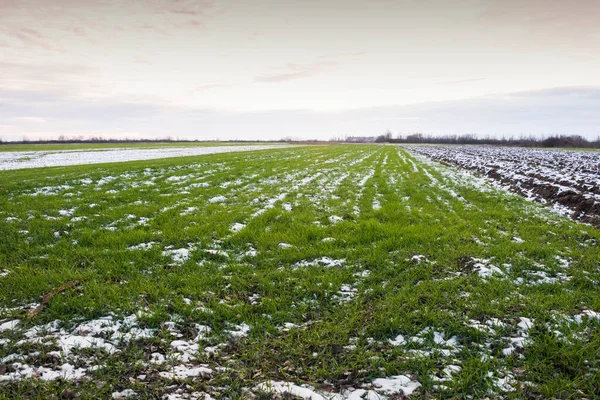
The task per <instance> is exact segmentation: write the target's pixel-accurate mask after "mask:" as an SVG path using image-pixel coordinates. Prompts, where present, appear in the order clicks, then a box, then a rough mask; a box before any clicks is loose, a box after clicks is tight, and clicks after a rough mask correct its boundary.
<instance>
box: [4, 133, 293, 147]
mask: <svg viewBox="0 0 600 400" xmlns="http://www.w3.org/2000/svg"><path fill="white" fill-rule="evenodd" d="M262 141H263V140H240V139H235V140H225V141H221V140H218V139H194V140H191V139H182V138H173V137H171V136H167V137H162V138H155V139H150V138H135V139H132V138H128V137H124V138H118V139H117V138H111V139H108V138H103V137H102V136H92V137H85V136H74V137H68V136H65V135H61V136H59V137H58V138H57V139H37V140H31V139H29V138H28V137H26V136H24V137H23V139H22V140H17V141H11V142H5V141H2V138H0V145H2V144H7V145H8V144H66V143H72V144H79V143H107V144H111V143H124V144H125V143H165V142H166V143H195V142H214V143H219V142H234V143H251V142H262ZM279 141H280V142H281V141H288V140H287V139H281V140H279Z"/></svg>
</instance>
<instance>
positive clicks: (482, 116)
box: [0, 86, 600, 140]
mask: <svg viewBox="0 0 600 400" xmlns="http://www.w3.org/2000/svg"><path fill="white" fill-rule="evenodd" d="M0 104H2V106H1V107H0V121H6V122H7V124H6V125H9V126H5V127H3V128H2V131H1V135H2V138H3V140H20V139H21V138H22V137H23V135H26V136H28V137H29V138H30V139H35V138H37V137H38V136H39V135H42V134H44V135H51V134H50V133H52V134H53V135H55V136H58V135H60V134H64V135H67V136H69V135H88V136H94V135H96V136H97V135H103V136H108V135H109V134H110V135H113V136H114V135H116V136H117V137H118V135H119V134H122V135H123V136H122V137H125V135H126V132H129V133H131V132H136V133H137V134H139V135H140V136H141V137H149V138H159V137H165V136H173V137H176V136H180V137H189V138H197V139H224V140H225V139H261V140H270V139H279V138H282V137H286V136H292V137H298V138H305V139H309V138H320V139H323V138H330V137H339V136H343V135H359V136H364V135H378V134H381V133H382V132H385V131H386V130H388V129H390V130H392V132H394V133H397V132H402V133H411V132H423V133H431V134H461V133H476V134H479V135H481V136H484V135H495V136H501V135H516V136H518V135H520V134H527V135H529V134H534V135H543V134H546V135H548V134H554V133H561V134H562V133H564V134H580V135H583V136H585V137H587V138H589V139H595V138H596V137H597V136H598V135H600V128H599V127H600V113H598V112H597V110H599V109H600V87H593V86H590V87H563V88H549V89H542V90H536V91H528V92H519V93H509V94H498V95H493V96H485V97H478V98H472V99H466V100H459V101H445V102H430V103H421V104H413V105H407V106H389V107H365V108H357V109H351V110H343V111H338V112H317V111H311V110H277V111H275V110H273V111H261V112H234V111H231V112H224V111H218V110H211V109H198V108H190V107H174V106H163V105H160V104H150V103H132V102H125V101H117V100H113V101H108V100H102V101H99V100H96V101H92V100H82V99H80V98H75V97H70V96H68V95H65V94H61V93H55V92H35V91H2V90H0ZM23 117H25V120H23ZM27 117H31V118H37V119H40V120H42V119H43V120H45V121H46V122H45V123H44V124H43V125H41V126H40V127H43V130H42V129H39V127H35V126H33V125H32V121H27V119H26V118H27ZM19 119H21V120H19ZM11 126H12V127H11ZM44 132H45V133H44ZM140 136H138V137H140Z"/></svg>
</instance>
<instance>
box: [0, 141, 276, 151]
mask: <svg viewBox="0 0 600 400" xmlns="http://www.w3.org/2000/svg"><path fill="white" fill-rule="evenodd" d="M268 143H269V142H248V143H245V142H237V143H236V142H123V143H118V142H116V143H91V142H90V143H43V144H40V143H19V144H12V143H4V144H0V152H3V151H53V150H104V149H115V148H119V149H138V148H140V149H157V148H161V147H194V146H200V147H210V146H240V145H244V146H249V145H252V144H268Z"/></svg>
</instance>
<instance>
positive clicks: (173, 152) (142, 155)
mask: <svg viewBox="0 0 600 400" xmlns="http://www.w3.org/2000/svg"><path fill="white" fill-rule="evenodd" d="M284 147H289V146H285V145H263V146H254V145H253V146H218V147H165V148H160V149H111V150H103V151H70V150H67V151H24V152H7V153H0V170H9V169H21V168H42V167H61V166H68V165H83V164H102V163H109V162H125V161H141V160H154V159H158V158H172V157H185V156H199V155H204V154H215V153H231V152H238V151H249V150H266V149H279V148H284Z"/></svg>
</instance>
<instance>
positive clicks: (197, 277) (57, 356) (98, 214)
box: [0, 145, 600, 400]
mask: <svg viewBox="0 0 600 400" xmlns="http://www.w3.org/2000/svg"><path fill="white" fill-rule="evenodd" d="M119 147H122V146H119ZM0 149H2V147H0ZM599 241H600V232H599V231H598V230H595V229H594V228H592V227H590V226H586V225H582V224H578V223H575V222H572V221H570V220H568V219H567V218H564V217H560V216H558V215H556V214H554V213H552V212H551V211H549V210H547V209H544V208H542V207H540V206H538V205H534V204H532V203H530V202H527V201H526V200H524V199H522V198H520V197H518V196H515V195H512V194H508V193H506V192H503V191H499V190H497V189H494V188H492V187H491V186H489V185H488V184H486V183H485V182H484V181H481V180H479V179H476V178H472V177H469V176H468V175H466V174H463V173H459V172H457V171H455V170H453V169H451V168H448V167H445V166H441V165H439V164H435V163H433V162H429V161H426V160H425V159H422V158H420V157H417V156H414V155H412V154H411V153H409V152H408V151H406V150H404V149H402V148H400V147H397V146H376V145H338V146H319V147H295V148H286V149H276V150H263V151H249V152H243V153H229V154H213V155H207V156H200V157H187V158H172V159H165V160H152V161H144V162H130V163H121V164H102V165H93V166H76V167H63V168H47V169H31V170H17V171H0V398H39V399H47V398H77V399H97V398H111V397H113V398H119V396H121V395H122V396H127V395H131V398H139V399H146V398H148V399H150V398H152V399H163V398H164V399H209V398H214V399H226V398H231V399H253V398H255V399H271V398H305V399H311V398H312V399H313V400H318V399H361V398H364V399H366V398H369V399H376V398H381V399H390V400H391V399H400V398H404V397H403V396H404V395H408V396H409V397H410V398H411V399H437V398H455V399H456V398H464V399H467V398H471V399H481V398H486V397H488V398H494V399H495V398H508V399H511V398H519V399H521V398H531V399H544V398H564V399H581V398H590V399H591V398H599V397H600V389H599V388H600V314H599V313H598V312H600V294H599V282H600V269H599V266H600V262H599V260H600V248H599V247H598V243H599ZM75 281H77V282H75ZM61 286H62V287H61ZM48 294H50V296H46V299H45V300H47V301H45V302H44V304H43V305H42V306H40V302H41V301H42V300H41V299H42V296H44V295H48ZM52 295H53V296H52ZM32 310H34V311H32ZM309 386H310V387H309ZM128 390H129V391H128ZM133 392H135V395H133V394H132V393H133ZM292 395H296V396H297V397H293V396H292Z"/></svg>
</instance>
